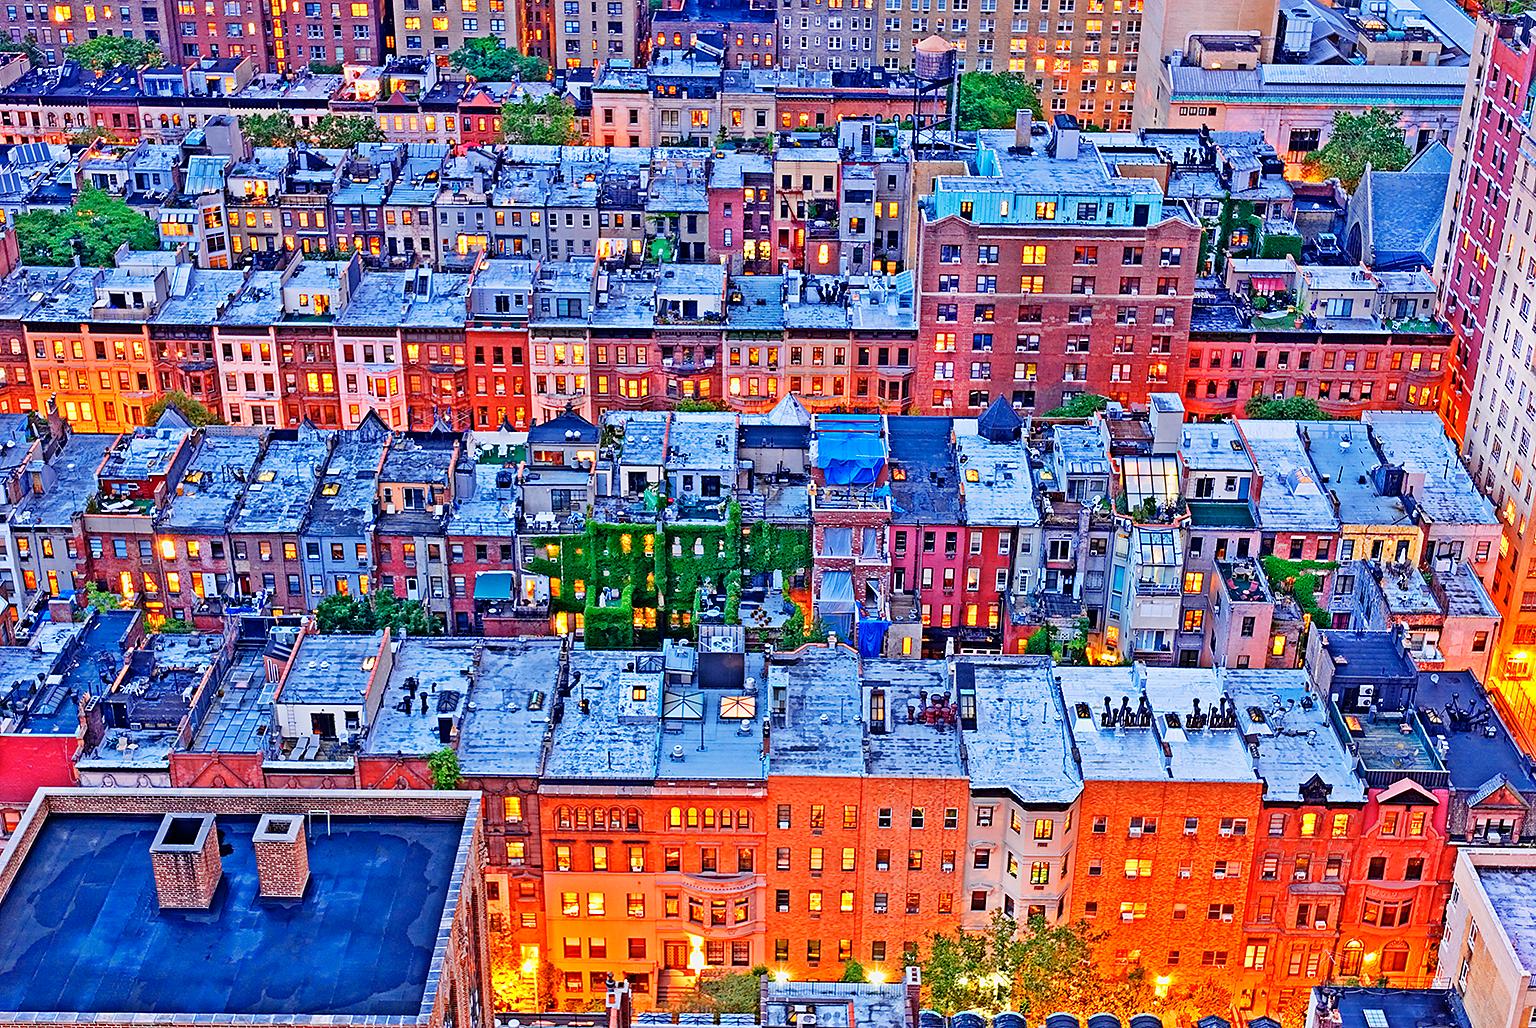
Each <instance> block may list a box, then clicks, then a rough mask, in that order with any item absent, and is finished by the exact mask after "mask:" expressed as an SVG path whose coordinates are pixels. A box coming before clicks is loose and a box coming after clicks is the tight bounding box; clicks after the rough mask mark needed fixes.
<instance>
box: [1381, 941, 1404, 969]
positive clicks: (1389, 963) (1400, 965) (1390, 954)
mask: <svg viewBox="0 0 1536 1028" xmlns="http://www.w3.org/2000/svg"><path fill="white" fill-rule="evenodd" d="M1407 970H1408V944H1407V943H1406V942H1389V943H1387V944H1386V945H1385V946H1383V947H1381V973H1382V974H1402V973H1404V972H1405V971H1407Z"/></svg>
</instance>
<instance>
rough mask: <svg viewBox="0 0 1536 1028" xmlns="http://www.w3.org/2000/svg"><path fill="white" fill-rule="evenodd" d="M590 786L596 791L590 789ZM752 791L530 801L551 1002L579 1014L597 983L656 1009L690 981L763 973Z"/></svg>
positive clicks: (757, 816) (659, 788) (629, 791)
mask: <svg viewBox="0 0 1536 1028" xmlns="http://www.w3.org/2000/svg"><path fill="white" fill-rule="evenodd" d="M594 786H599V787H596V788H594ZM766 810H768V807H767V804H766V791H765V789H764V788H763V785H762V783H761V782H718V783H716V782H709V783H705V782H694V783H686V782H670V783H668V782H657V783H655V784H654V786H650V785H647V786H645V787H638V788H602V787H600V783H582V784H575V783H570V784H552V783H545V784H543V785H541V787H540V790H539V817H540V824H539V834H540V836H541V839H542V850H543V852H542V857H543V867H544V871H543V896H544V911H543V923H544V931H543V937H544V940H545V945H546V947H547V959H548V960H549V961H550V962H551V963H553V964H554V965H555V968H556V981H555V990H554V991H555V996H554V998H555V1000H556V1001H557V1002H558V1003H559V1005H560V1006H561V1007H564V1008H566V1009H585V1008H586V1006H587V1005H588V1004H589V1003H591V1002H592V1001H594V1000H596V999H598V998H599V997H601V996H602V995H603V994H604V991H605V988H606V986H605V981H606V979H607V976H608V975H609V974H610V973H612V974H617V973H619V972H623V973H624V974H626V975H628V976H629V980H630V983H631V986H632V987H633V988H634V991H635V994H636V999H637V1002H639V1003H641V1004H643V1005H646V1006H658V1007H661V1006H665V1005H666V1004H667V1002H668V1001H669V1000H671V999H675V998H677V997H678V996H679V995H686V994H687V993H688V992H690V991H691V990H692V989H693V987H694V986H695V985H696V984H697V982H698V980H699V976H700V975H701V974H714V973H724V972H730V971H746V970H749V969H751V968H752V967H755V966H757V965H759V964H764V963H768V962H769V961H770V957H771V954H769V953H767V952H765V948H764V946H765V943H764V939H765V937H766V935H767V929H766V919H765V906H766V904H767V902H768V898H769V891H768V882H769V880H770V878H773V877H775V876H774V875H773V873H772V866H773V865H772V863H771V861H772V859H773V851H772V849H771V848H770V844H769V840H770V837H774V838H779V839H781V837H782V833H774V832H771V831H770V830H769V829H768V827H767V826H768V824H769V819H768V816H767V815H766V813H765V811H766Z"/></svg>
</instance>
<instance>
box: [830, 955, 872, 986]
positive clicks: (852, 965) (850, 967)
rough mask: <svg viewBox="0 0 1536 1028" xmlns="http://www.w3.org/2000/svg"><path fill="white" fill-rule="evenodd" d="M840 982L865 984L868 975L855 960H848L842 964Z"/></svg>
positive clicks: (862, 966)
mask: <svg viewBox="0 0 1536 1028" xmlns="http://www.w3.org/2000/svg"><path fill="white" fill-rule="evenodd" d="M838 981H840V982H867V981H869V974H868V973H867V972H866V971H865V970H864V965H863V964H861V963H859V962H858V961H857V960H848V961H847V962H845V963H844V964H843V976H842V977H841V978H839V979H838Z"/></svg>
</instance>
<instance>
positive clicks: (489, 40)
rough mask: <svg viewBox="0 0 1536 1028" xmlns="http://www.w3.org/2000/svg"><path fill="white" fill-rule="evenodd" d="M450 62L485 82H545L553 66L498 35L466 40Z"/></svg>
mask: <svg viewBox="0 0 1536 1028" xmlns="http://www.w3.org/2000/svg"><path fill="white" fill-rule="evenodd" d="M448 63H449V64H451V65H453V66H454V67H455V68H459V69H461V70H463V71H464V72H465V73H466V74H468V75H473V76H474V77H475V78H477V79H481V80H483V81H485V82H512V81H514V80H515V81H520V82H543V81H545V80H546V79H548V78H549V65H548V64H547V63H546V62H545V61H544V60H543V59H542V58H538V57H530V56H528V55H526V54H524V53H523V52H522V51H520V50H518V49H516V48H514V47H510V46H507V45H506V44H504V43H503V42H502V41H501V40H499V39H497V38H495V37H494V36H479V37H476V38H474V39H466V40H464V45H463V46H461V47H459V48H458V49H457V50H455V51H454V52H453V53H452V54H450V55H449V56H448Z"/></svg>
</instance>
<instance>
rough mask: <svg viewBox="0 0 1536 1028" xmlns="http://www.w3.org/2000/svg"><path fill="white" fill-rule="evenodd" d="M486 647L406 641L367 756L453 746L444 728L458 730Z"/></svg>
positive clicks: (475, 641) (370, 735)
mask: <svg viewBox="0 0 1536 1028" xmlns="http://www.w3.org/2000/svg"><path fill="white" fill-rule="evenodd" d="M480 645H481V641H480V640H479V639H429V638H415V637H411V638H405V639H401V640H400V648H399V650H398V651H397V652H396V653H395V662H394V664H393V666H392V667H391V669H390V674H389V681H388V682H387V683H385V685H384V695H383V698H382V699H381V700H380V701H379V709H378V711H377V713H375V714H374V719H373V725H372V726H371V727H370V728H369V730H368V738H367V741H366V742H365V743H364V744H363V752H364V753H375V754H392V753H398V754H403V755H405V756H424V755H426V754H428V753H434V752H436V751H437V750H440V749H442V748H443V747H444V746H447V745H449V744H450V743H451V742H452V741H453V740H452V738H451V737H450V738H448V739H444V738H442V736H441V731H440V725H441V724H442V719H443V718H448V719H449V725H450V728H451V729H453V730H457V728H458V726H459V722H460V719H461V718H462V717H463V716H464V706H465V702H466V700H467V698H468V696H469V690H470V686H471V685H472V684H473V683H474V676H475V664H476V658H477V657H478V656H479V648H480ZM301 656H302V654H301Z"/></svg>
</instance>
